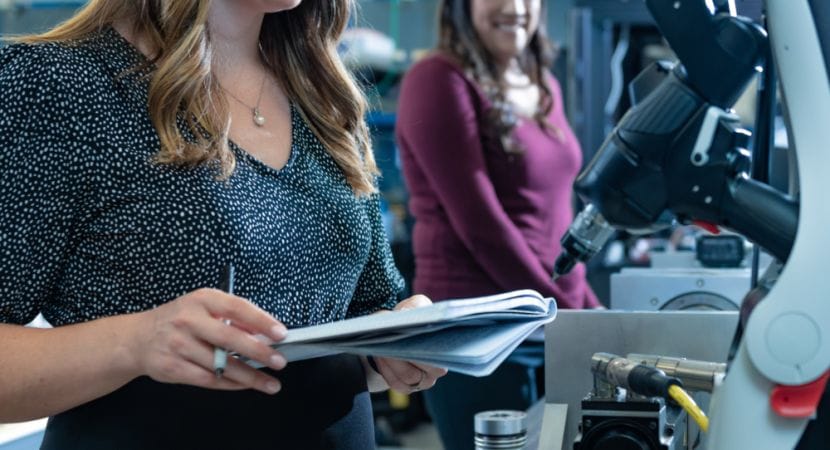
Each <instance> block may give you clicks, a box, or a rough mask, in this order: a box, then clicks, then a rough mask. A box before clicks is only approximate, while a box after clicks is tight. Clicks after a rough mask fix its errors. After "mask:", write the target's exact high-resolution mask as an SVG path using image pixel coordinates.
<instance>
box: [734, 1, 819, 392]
mask: <svg viewBox="0 0 830 450" xmlns="http://www.w3.org/2000/svg"><path fill="white" fill-rule="evenodd" d="M766 5H767V13H768V22H769V26H768V27H769V35H770V40H771V44H772V49H773V54H774V56H775V60H776V63H777V66H778V73H779V77H780V81H781V87H782V90H783V94H784V99H785V102H786V105H787V111H788V114H789V116H790V117H789V118H790V124H791V128H790V133H791V136H790V142H793V143H794V145H795V148H796V151H797V155H798V170H799V178H800V203H801V208H800V217H799V224H798V232H797V235H796V240H795V244H794V246H793V249H792V251H791V254H790V257H789V260H788V261H787V265H786V267H785V269H784V271H783V273H782V274H781V277H780V278H779V279H778V282H777V283H776V285H775V287H774V288H773V289H772V291H770V293H769V295H768V296H767V298H766V299H765V300H764V301H763V302H761V303H760V304H759V305H758V307H757V308H756V309H755V310H754V311H753V313H752V317H751V320H750V321H749V324H748V326H747V330H746V333H745V340H746V344H747V350H748V352H749V357H750V359H751V360H752V362H753V364H754V365H755V366H756V367H757V368H758V370H759V371H760V372H761V373H762V374H763V375H764V376H766V377H767V378H769V379H770V380H772V381H774V382H776V383H781V384H786V385H797V384H804V383H807V382H810V381H813V380H815V379H817V378H818V377H820V376H821V375H822V374H823V373H824V372H825V371H827V369H828V366H830V302H828V301H827V297H828V296H830V277H828V276H826V275H825V274H824V273H823V270H822V269H823V268H824V267H826V266H825V264H827V249H829V248H830V234H828V231H827V230H828V229H827V227H828V224H830V202H828V199H827V191H828V189H829V188H830V182H828V177H827V170H828V169H830V144H828V136H827V127H828V125H830V80H829V79H828V69H827V65H826V64H827V61H824V57H823V53H822V48H821V42H820V40H819V35H818V32H817V29H816V26H815V23H816V19H815V18H814V17H813V11H812V10H811V8H810V4H809V2H808V1H806V0H803V1H792V0H767V2H766ZM825 20H826V18H825ZM825 45H828V44H827V43H826V44H825Z"/></svg>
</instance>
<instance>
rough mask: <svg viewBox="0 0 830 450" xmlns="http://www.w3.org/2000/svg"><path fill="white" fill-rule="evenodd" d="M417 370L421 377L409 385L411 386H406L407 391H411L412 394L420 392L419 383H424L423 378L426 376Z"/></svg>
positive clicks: (422, 371)
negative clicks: (407, 387)
mask: <svg viewBox="0 0 830 450" xmlns="http://www.w3.org/2000/svg"><path fill="white" fill-rule="evenodd" d="M418 370H420V371H421V377H420V378H418V381H417V382H416V383H411V384H408V385H407V386H409V389H412V392H416V391H420V390H421V383H423V382H424V378H426V376H427V373H426V372H424V370H423V369H418Z"/></svg>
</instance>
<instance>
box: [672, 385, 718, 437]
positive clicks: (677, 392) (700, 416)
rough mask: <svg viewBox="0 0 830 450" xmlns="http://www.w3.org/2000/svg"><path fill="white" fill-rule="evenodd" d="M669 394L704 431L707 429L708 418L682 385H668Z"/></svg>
mask: <svg viewBox="0 0 830 450" xmlns="http://www.w3.org/2000/svg"><path fill="white" fill-rule="evenodd" d="M669 395H670V396H671V398H672V399H674V401H676V402H677V403H678V404H679V405H680V406H682V407H683V409H685V410H686V412H687V413H689V416H690V417H691V418H692V419H694V421H695V422H697V425H698V426H699V427H700V429H701V430H703V432H704V433H706V432H708V431H709V418H707V417H706V414H704V412H703V410H701V409H700V407H699V406H697V403H695V400H694V399H693V398H692V397H691V396H690V395H689V394H688V393H687V392H686V391H685V390H683V388H682V387H680V386H678V385H672V386H670V387H669Z"/></svg>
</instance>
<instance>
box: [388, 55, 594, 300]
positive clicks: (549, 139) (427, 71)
mask: <svg viewBox="0 0 830 450" xmlns="http://www.w3.org/2000/svg"><path fill="white" fill-rule="evenodd" d="M547 82H548V83H549V85H550V88H551V91H552V95H553V105H554V107H553V110H552V111H551V113H550V115H549V116H548V120H550V122H551V123H552V124H553V125H554V126H555V128H556V129H558V130H560V131H561V136H555V135H553V134H551V133H550V132H549V131H546V130H543V129H542V128H541V127H540V126H539V124H538V123H537V122H536V121H535V120H533V119H529V118H521V119H520V122H519V124H518V125H517V126H516V128H515V129H514V133H515V135H514V138H515V139H516V140H517V141H518V142H519V143H520V145H521V147H522V148H523V149H524V154H523V155H520V156H515V155H513V156H511V155H508V154H507V153H505V151H504V150H503V149H502V147H501V146H500V144H499V141H498V137H497V136H495V137H488V136H492V135H493V133H488V132H485V131H487V129H486V128H485V127H488V125H487V124H486V119H485V113H486V111H488V109H489V108H490V102H489V101H488V99H487V98H486V97H485V95H484V93H483V91H482V90H481V89H480V87H479V86H478V85H477V84H475V83H474V82H472V81H471V80H470V79H469V78H467V77H465V75H464V72H463V70H462V69H461V68H460V67H458V66H457V65H456V64H455V63H454V61H453V60H451V59H450V58H448V57H446V56H443V55H440V54H438V55H433V56H430V57H428V58H426V59H424V60H422V61H420V62H419V63H417V64H416V65H415V66H413V67H412V69H410V71H409V73H408V74H407V76H406V77H405V78H404V81H403V85H402V89H401V94H400V103H399V108H398V119H397V128H396V136H397V139H398V144H399V147H400V152H401V157H402V163H403V173H404V176H405V180H406V185H407V188H408V190H409V193H410V202H409V207H410V210H411V212H412V214H413V215H414V216H415V228H414V231H413V238H412V239H413V246H414V252H415V263H416V265H415V280H414V286H413V288H414V291H415V292H417V293H423V294H425V295H427V296H429V297H431V298H432V299H433V300H443V299H447V298H460V297H467V296H477V295H487V294H494V293H498V292H504V291H508V290H514V289H525V288H528V289H535V290H537V291H539V292H540V293H541V294H542V295H545V296H552V297H554V298H555V299H556V300H557V303H558V305H559V306H560V307H562V308H587V307H594V306H597V305H599V303H598V302H597V299H596V296H595V295H594V293H593V292H592V291H591V289H590V287H589V286H588V284H587V282H586V280H585V268H584V267H583V266H582V265H580V266H578V267H577V268H575V269H574V270H573V271H572V272H571V273H570V274H569V275H567V276H564V277H561V278H559V279H558V280H557V281H556V283H554V282H552V281H551V274H552V273H553V263H554V261H555V260H556V257H557V256H558V255H559V251H560V244H559V239H560V238H561V236H562V235H563V234H564V233H565V231H566V230H567V228H568V226H569V225H570V224H571V221H572V219H573V212H572V210H571V186H572V184H573V181H574V179H575V177H576V175H577V173H578V171H579V168H580V166H581V163H582V154H581V151H580V147H579V143H578V141H577V140H576V137H575V136H574V134H573V132H572V130H571V129H570V127H569V126H568V123H567V121H566V119H565V115H564V112H563V108H562V95H561V90H560V87H559V84H558V83H557V82H556V80H555V79H554V78H553V77H552V76H550V77H548V80H547Z"/></svg>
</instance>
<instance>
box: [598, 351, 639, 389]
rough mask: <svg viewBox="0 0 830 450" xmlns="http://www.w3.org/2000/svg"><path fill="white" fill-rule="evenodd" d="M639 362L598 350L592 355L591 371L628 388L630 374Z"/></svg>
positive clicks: (614, 383)
mask: <svg viewBox="0 0 830 450" xmlns="http://www.w3.org/2000/svg"><path fill="white" fill-rule="evenodd" d="M637 365H638V363H637V362H635V361H631V360H629V359H626V358H622V357H620V356H617V355H614V354H611V353H606V352H598V353H594V354H593V355H591V372H593V373H594V374H596V375H599V376H600V377H602V378H604V379H606V380H608V382H609V383H611V384H612V385H614V386H621V387H624V388H626V389H628V388H629V387H630V386H629V385H628V374H630V373H631V370H632V369H634V368H635V367H637Z"/></svg>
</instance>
